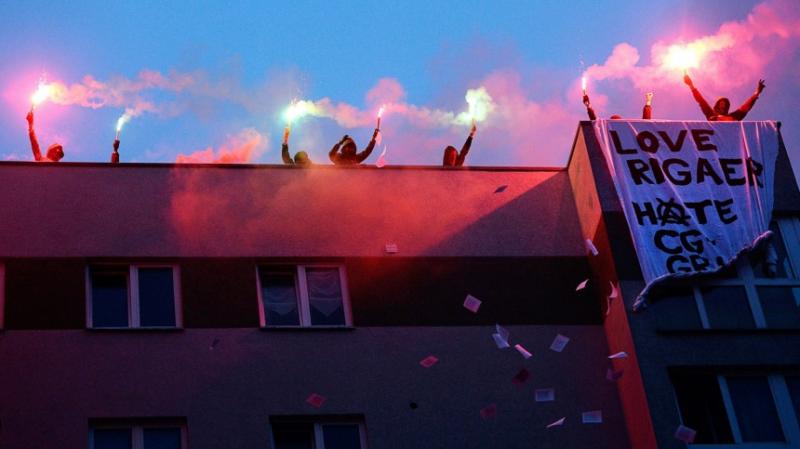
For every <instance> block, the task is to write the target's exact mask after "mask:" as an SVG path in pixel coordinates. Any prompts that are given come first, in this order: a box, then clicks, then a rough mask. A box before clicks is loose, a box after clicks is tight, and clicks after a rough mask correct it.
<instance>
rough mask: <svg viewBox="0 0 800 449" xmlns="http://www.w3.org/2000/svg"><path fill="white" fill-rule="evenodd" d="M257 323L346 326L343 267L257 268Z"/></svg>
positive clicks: (265, 324) (269, 324)
mask: <svg viewBox="0 0 800 449" xmlns="http://www.w3.org/2000/svg"><path fill="white" fill-rule="evenodd" d="M258 284H259V288H258V290H259V304H260V306H259V312H260V319H261V326H267V327H273V326H276V327H277V326H306V327H308V326H349V325H350V324H351V321H352V320H351V318H350V310H349V307H348V297H347V283H346V279H345V275H344V268H343V267H340V266H335V265H299V266H290V267H286V266H272V265H262V266H261V267H259V268H258Z"/></svg>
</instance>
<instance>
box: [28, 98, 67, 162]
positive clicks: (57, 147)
mask: <svg viewBox="0 0 800 449" xmlns="http://www.w3.org/2000/svg"><path fill="white" fill-rule="evenodd" d="M25 119H26V120H27V121H28V137H30V139H31V151H33V158H34V159H35V160H36V162H58V161H60V160H61V158H63V157H64V147H62V146H61V144H60V143H54V144H51V145H50V146H49V147H47V156H42V150H41V149H40V148H39V141H38V140H37V139H36V132H35V131H34V130H33V109H31V111H30V112H28V115H27V117H25Z"/></svg>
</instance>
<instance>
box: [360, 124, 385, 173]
mask: <svg viewBox="0 0 800 449" xmlns="http://www.w3.org/2000/svg"><path fill="white" fill-rule="evenodd" d="M380 132H381V130H379V129H378V128H375V131H374V132H373V133H372V140H370V141H369V144H368V145H367V147H366V148H364V151H362V152H360V153H358V154H357V155H356V161H358V163H359V164H360V163H362V162H364V161H365V160H366V159H367V158H368V157H369V155H370V154H372V150H374V149H375V141H376V139H377V138H378V134H380Z"/></svg>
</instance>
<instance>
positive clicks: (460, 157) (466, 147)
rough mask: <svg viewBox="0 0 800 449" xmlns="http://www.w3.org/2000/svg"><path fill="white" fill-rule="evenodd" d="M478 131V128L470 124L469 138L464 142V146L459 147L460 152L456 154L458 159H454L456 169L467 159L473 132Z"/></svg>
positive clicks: (473, 123) (473, 135)
mask: <svg viewBox="0 0 800 449" xmlns="http://www.w3.org/2000/svg"><path fill="white" fill-rule="evenodd" d="M476 131H478V126H477V125H476V124H475V122H472V129H471V130H470V131H469V137H467V140H466V142H464V146H463V147H461V152H460V153H458V158H456V167H461V166H462V165H464V161H465V160H466V159H467V154H469V148H470V147H471V146H472V138H473V137H475V132H476Z"/></svg>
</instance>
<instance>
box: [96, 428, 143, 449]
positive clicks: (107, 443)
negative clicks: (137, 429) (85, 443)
mask: <svg viewBox="0 0 800 449" xmlns="http://www.w3.org/2000/svg"><path fill="white" fill-rule="evenodd" d="M132 446H133V443H132V437H131V429H94V430H93V431H92V449H132Z"/></svg>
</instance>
